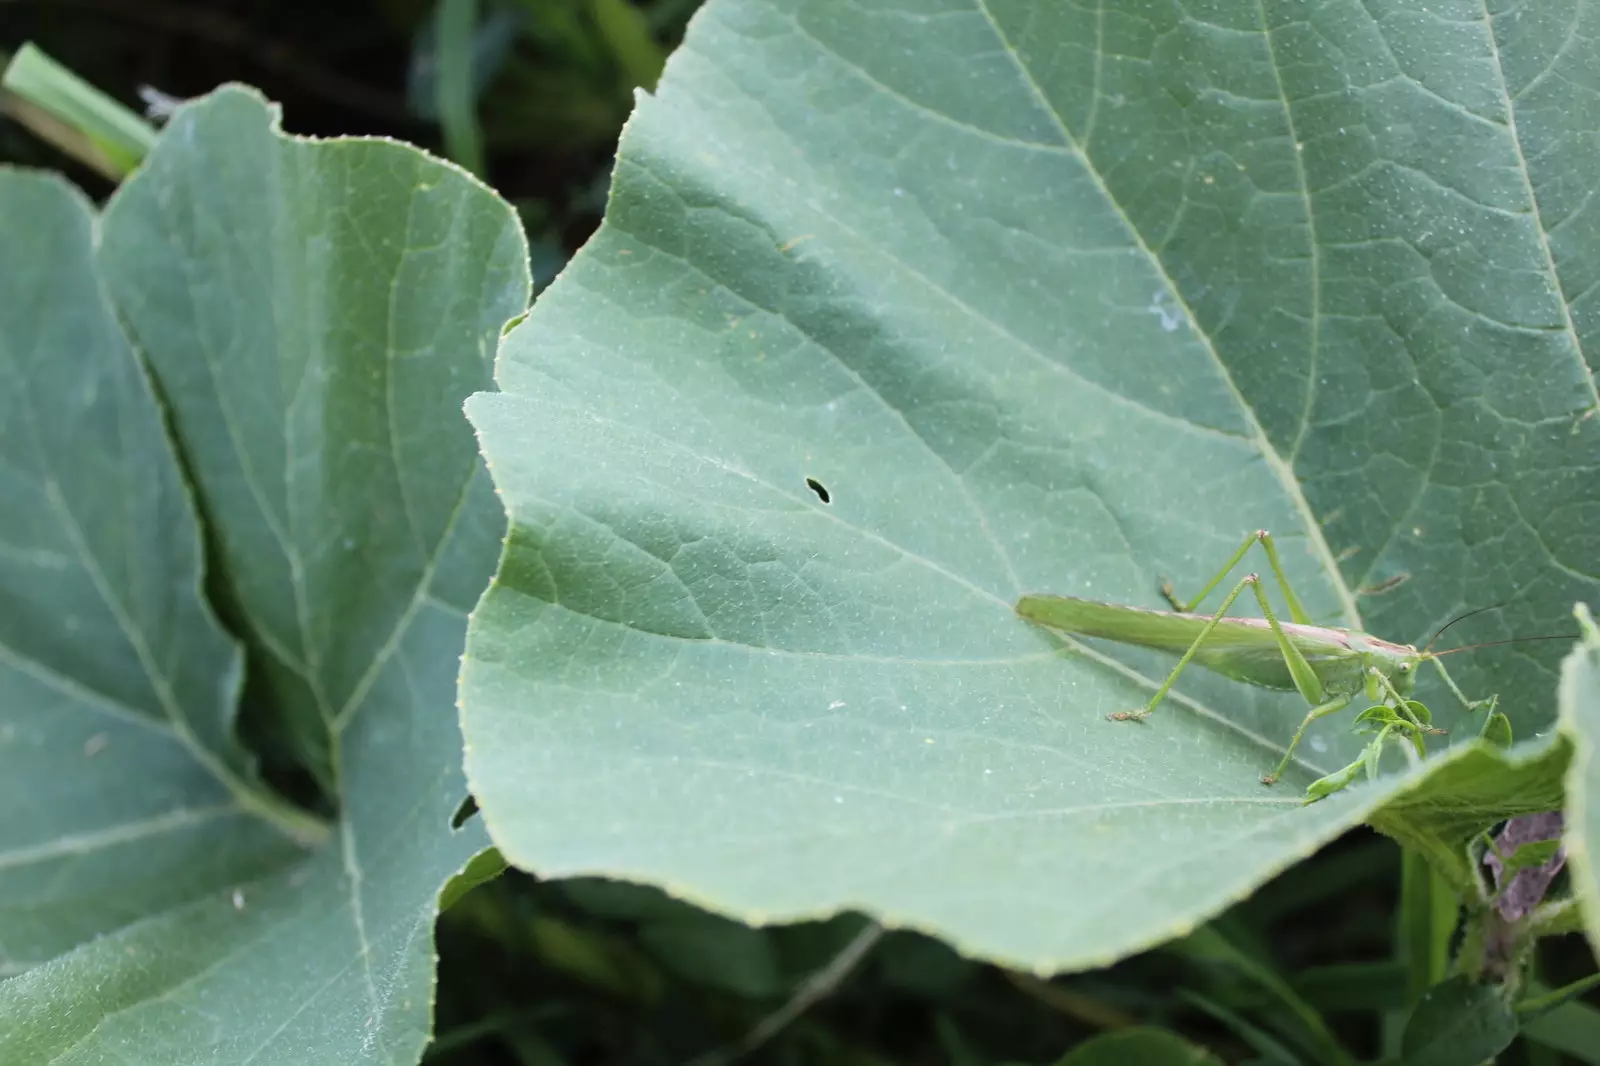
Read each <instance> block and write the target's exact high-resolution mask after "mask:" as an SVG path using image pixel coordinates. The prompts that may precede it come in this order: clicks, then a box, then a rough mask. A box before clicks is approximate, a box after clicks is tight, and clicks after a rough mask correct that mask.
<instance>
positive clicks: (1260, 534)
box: [1161, 529, 1311, 625]
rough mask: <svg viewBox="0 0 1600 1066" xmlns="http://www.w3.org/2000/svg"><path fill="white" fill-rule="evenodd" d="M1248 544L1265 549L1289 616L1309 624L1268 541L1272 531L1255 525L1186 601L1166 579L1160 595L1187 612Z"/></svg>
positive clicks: (1236, 561) (1217, 582)
mask: <svg viewBox="0 0 1600 1066" xmlns="http://www.w3.org/2000/svg"><path fill="white" fill-rule="evenodd" d="M1252 544H1260V545H1261V548H1262V550H1263V551H1265V552H1266V553H1267V563H1268V564H1269V565H1270V566H1271V567H1272V576H1273V578H1275V579H1276V580H1277V582H1278V590H1279V591H1280V592H1282V593H1283V600H1284V602H1285V603H1287V604H1288V605H1289V619H1290V620H1291V621H1293V622H1297V623H1299V624H1300V625H1310V624H1311V616H1310V615H1308V614H1306V609H1305V608H1304V607H1302V606H1301V605H1300V597H1298V596H1296V595H1295V594H1294V589H1293V588H1292V587H1291V586H1290V585H1289V578H1288V577H1287V576H1286V575H1285V574H1284V572H1283V564H1282V563H1281V562H1279V560H1278V548H1277V546H1276V545H1275V544H1273V543H1272V534H1271V533H1268V532H1267V531H1266V530H1264V529H1258V530H1256V531H1255V532H1254V533H1252V534H1250V535H1249V536H1248V537H1246V538H1244V543H1243V544H1241V545H1239V548H1238V550H1237V551H1235V552H1234V553H1233V555H1232V556H1231V557H1230V558H1229V559H1228V561H1227V562H1226V563H1224V564H1223V566H1222V569H1221V570H1218V571H1217V573H1216V576H1215V577H1213V578H1212V579H1211V580H1210V581H1208V582H1207V583H1206V587H1205V588H1203V589H1201V590H1200V594H1199V595H1198V596H1196V597H1195V598H1194V599H1192V600H1190V601H1189V602H1188V603H1184V602H1183V601H1182V600H1180V599H1178V593H1177V592H1176V590H1174V589H1173V587H1172V582H1170V581H1163V582H1162V583H1161V595H1163V596H1165V597H1166V599H1167V602H1168V603H1170V604H1172V608H1173V610H1176V611H1182V612H1183V613H1185V614H1188V613H1189V612H1191V611H1193V610H1194V609H1195V608H1196V607H1198V606H1199V605H1200V603H1201V601H1203V600H1204V599H1205V598H1206V597H1207V596H1209V595H1211V591H1212V590H1213V589H1215V588H1216V587H1217V586H1218V585H1220V584H1222V579H1223V578H1225V577H1227V576H1228V574H1230V573H1231V572H1232V571H1233V568H1234V567H1236V566H1238V565H1239V562H1240V560H1242V559H1243V558H1244V557H1245V553H1246V552H1248V551H1249V550H1250V545H1252Z"/></svg>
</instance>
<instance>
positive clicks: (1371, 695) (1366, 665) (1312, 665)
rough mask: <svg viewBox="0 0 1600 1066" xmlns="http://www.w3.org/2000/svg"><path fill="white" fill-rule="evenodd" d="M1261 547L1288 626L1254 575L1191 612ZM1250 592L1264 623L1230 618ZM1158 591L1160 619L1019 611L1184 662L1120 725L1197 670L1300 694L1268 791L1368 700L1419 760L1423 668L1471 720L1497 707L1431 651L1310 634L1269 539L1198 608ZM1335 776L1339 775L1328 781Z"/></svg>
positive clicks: (1038, 607) (1074, 606) (1033, 605)
mask: <svg viewBox="0 0 1600 1066" xmlns="http://www.w3.org/2000/svg"><path fill="white" fill-rule="evenodd" d="M1257 543H1259V544H1260V545H1261V547H1262V550H1264V551H1265V552H1266V555H1267V562H1268V564H1269V565H1270V566H1271V567H1272V574H1273V576H1274V577H1275V578H1276V579H1277V583H1278V587H1279V589H1281V590H1282V592H1283V598H1284V601H1285V602H1286V603H1287V604H1288V607H1289V617H1290V619H1291V621H1289V622H1279V621H1278V617H1277V615H1276V614H1275V613H1274V612H1273V610H1272V604H1271V602H1270V601H1269V600H1268V598H1267V594H1266V592H1265V591H1264V590H1263V589H1262V588H1261V582H1260V579H1259V577H1258V575H1256V574H1249V575H1246V576H1245V577H1244V578H1243V579H1242V580H1240V582H1239V583H1238V584H1237V585H1235V586H1234V587H1233V591H1231V592H1229V593H1228V595H1227V596H1226V597H1224V598H1223V601H1222V606H1221V607H1219V608H1217V612H1216V613H1215V614H1212V615H1204V614H1194V613H1193V611H1194V609H1195V608H1196V607H1198V606H1199V605H1200V603H1201V602H1202V601H1203V600H1204V599H1205V598H1206V597H1207V596H1209V595H1210V594H1211V592H1212V591H1213V590H1214V589H1215V588H1216V587H1217V586H1218V585H1220V584H1221V583H1222V581H1223V579H1224V578H1226V577H1227V576H1228V574H1229V573H1231V572H1232V571H1233V569H1234V568H1235V567H1237V566H1238V565H1239V563H1240V561H1241V560H1243V559H1244V557H1245V554H1246V553H1247V552H1248V551H1249V550H1250V547H1251V545H1253V544H1257ZM1247 587H1248V588H1249V589H1250V590H1251V591H1253V592H1254V593H1255V596H1256V600H1257V602H1259V603H1260V605H1261V613H1262V615H1263V617H1261V618H1229V617H1227V613H1228V608H1229V607H1231V606H1233V601H1234V600H1236V599H1238V598H1239V595H1240V594H1241V593H1242V592H1244V590H1245V589H1246V588H1247ZM1161 592H1162V595H1164V596H1165V597H1166V598H1167V600H1168V602H1169V603H1171V604H1172V606H1173V608H1174V610H1172V611H1155V610H1147V609H1145V608H1142V607H1123V606H1119V605H1117V604H1110V603H1099V602H1097V601H1094V600H1080V599H1076V598H1074V597H1071V596H1045V595H1028V596H1024V597H1022V598H1021V599H1020V600H1018V601H1017V605H1016V610H1017V613H1018V614H1020V615H1022V617H1024V618H1026V619H1028V620H1029V621H1032V622H1037V623H1038V624H1040V625H1043V626H1048V627H1049V628H1051V629H1057V630H1060V631H1062V632H1064V633H1070V634H1074V635H1078V636H1087V637H1100V638H1102V639H1105V640H1115V641H1118V642H1120V643H1123V644H1137V645H1140V646H1142V647H1146V648H1159V649H1161V650H1163V651H1171V652H1179V653H1181V656H1182V657H1181V658H1180V659H1179V660H1178V665H1177V666H1175V667H1173V668H1172V672H1171V673H1169V674H1168V675H1167V678H1166V680H1165V681H1163V682H1162V683H1161V686H1160V687H1159V688H1157V689H1156V691H1155V694H1154V695H1153V696H1151V697H1150V702H1149V703H1147V704H1145V705H1144V707H1143V708H1142V709H1140V710H1137V711H1118V712H1116V713H1115V714H1112V715H1109V717H1110V718H1112V719H1114V720H1117V721H1142V720H1144V719H1145V718H1148V717H1150V714H1151V712H1152V711H1154V710H1155V709H1156V707H1157V706H1158V705H1159V704H1160V703H1161V701H1162V699H1164V698H1165V697H1166V695H1167V692H1168V691H1169V690H1170V689H1171V688H1172V686H1173V683H1174V682H1176V681H1177V680H1178V675H1180V674H1181V673H1183V670H1184V668H1185V667H1186V666H1188V665H1189V664H1190V663H1191V662H1195V663H1198V664H1200V665H1201V666H1204V667H1206V668H1207V669H1209V670H1213V671H1215V672H1216V673H1219V674H1221V675H1223V676H1224V677H1229V678H1232V679H1233V680H1235V681H1243V682H1246V683H1248V684H1252V685H1260V686H1262V687H1264V688H1270V689H1279V690H1282V691H1295V692H1298V693H1300V696H1301V697H1302V698H1303V699H1304V700H1305V701H1306V703H1307V704H1309V705H1310V707H1311V709H1310V711H1308V712H1307V713H1306V716H1305V719H1304V720H1303V721H1301V723H1300V728H1298V729H1296V730H1295V732H1294V737H1293V738H1292V739H1291V740H1290V741H1289V747H1288V749H1287V750H1286V751H1285V752H1284V753H1283V759H1282V760H1281V761H1280V762H1279V763H1278V765H1277V768H1276V769H1274V770H1273V771H1272V772H1271V773H1269V774H1267V775H1266V776H1264V777H1262V779H1261V781H1262V783H1263V784H1267V785H1270V784H1272V783H1273V782H1274V781H1276V780H1277V779H1278V777H1279V775H1281V774H1282V773H1283V770H1284V768H1285V767H1286V766H1288V765H1289V760H1290V759H1291V758H1293V756H1294V750H1295V748H1296V747H1297V746H1298V745H1299V743H1300V739H1301V737H1303V736H1305V732H1306V729H1307V728H1309V727H1310V725H1311V723H1312V722H1315V721H1316V720H1317V719H1318V718H1323V717H1325V716H1327V715H1330V714H1334V713H1336V712H1338V711H1341V710H1343V709H1344V708H1345V707H1346V706H1347V705H1348V704H1349V703H1350V702H1351V701H1352V700H1354V699H1355V698H1356V697H1357V696H1361V695H1365V696H1366V698H1367V699H1368V700H1369V701H1371V702H1372V703H1373V704H1376V705H1380V706H1382V707H1384V708H1387V711H1388V717H1389V719H1390V721H1392V722H1393V723H1395V724H1397V725H1400V726H1403V727H1405V728H1406V730H1407V732H1409V734H1410V736H1411V738H1412V742H1413V746H1414V747H1415V748H1416V749H1417V753H1418V754H1419V755H1420V754H1422V751H1423V748H1422V736H1423V735H1424V734H1426V733H1437V732H1439V731H1438V730H1436V729H1433V728H1432V727H1431V725H1430V724H1429V715H1428V712H1427V708H1425V707H1423V706H1422V704H1420V703H1417V702H1416V701H1415V700H1411V699H1408V698H1407V697H1409V695H1410V693H1411V690H1412V687H1413V686H1414V685H1415V684H1416V675H1417V670H1418V668H1419V667H1420V666H1421V664H1422V662H1423V661H1424V660H1427V661H1431V662H1432V663H1433V664H1434V665H1435V666H1436V667H1438V669H1439V673H1440V675H1441V676H1442V677H1443V678H1444V681H1445V684H1446V685H1448V686H1449V688H1450V691H1451V692H1453V693H1454V694H1455V696H1456V698H1457V699H1459V700H1460V701H1461V703H1462V705H1463V706H1464V707H1466V708H1467V709H1468V710H1469V711H1470V710H1473V709H1474V708H1476V707H1479V706H1482V705H1483V704H1485V703H1489V702H1491V701H1490V700H1469V699H1467V697H1466V696H1465V695H1463V694H1462V692H1461V690H1460V689H1459V688H1457V687H1456V683H1455V682H1454V681H1453V680H1451V678H1450V674H1449V672H1448V671H1446V670H1445V668H1444V664H1443V663H1441V662H1439V657H1438V654H1437V653H1435V652H1432V651H1430V650H1426V649H1425V650H1422V651H1418V650H1417V649H1416V648H1414V647H1412V646H1411V645H1409V644H1392V643H1390V642H1389V641H1386V640H1379V639H1378V638H1376V637H1372V636H1369V635H1367V634H1366V633H1358V632H1355V631H1354V630H1349V629H1336V628H1332V627H1327V626H1318V625H1313V624H1312V622H1311V619H1310V617H1309V616H1308V615H1307V614H1306V611H1305V608H1304V607H1302V606H1301V604H1300V600H1299V598H1298V597H1297V596H1295V594H1294V590H1293V589H1292V588H1291V587H1290V586H1289V580H1288V578H1286V577H1285V576H1284V573H1283V567H1282V566H1281V565H1280V563H1279V562H1278V551H1277V548H1275V547H1274V546H1273V543H1272V537H1271V535H1270V534H1268V533H1267V531H1266V530H1264V529H1260V530H1257V531H1256V532H1254V533H1252V534H1250V535H1249V536H1248V537H1246V538H1245V540H1244V543H1243V544H1241V545H1239V550H1238V551H1236V552H1234V553H1233V557H1232V558H1231V559H1229V560H1228V562H1227V564H1226V565H1225V566H1223V568H1222V569H1221V570H1219V571H1218V572H1217V575H1216V576H1215V577H1213V578H1212V579H1211V581H1210V582H1209V583H1208V584H1207V585H1206V587H1205V588H1203V589H1201V590H1200V594H1199V595H1198V596H1196V597H1195V598H1194V599H1193V600H1190V601H1189V602H1188V603H1184V602H1182V601H1181V600H1179V599H1178V597H1177V594H1176V593H1175V592H1174V591H1173V590H1172V586H1171V585H1170V584H1164V585H1163V586H1162V589H1161ZM1363 762H1368V763H1369V765H1370V761H1369V760H1357V762H1356V763H1352V764H1351V766H1349V767H1346V768H1345V770H1344V771H1340V772H1339V773H1340V774H1345V773H1346V772H1347V771H1348V772H1349V777H1347V778H1346V779H1345V780H1343V781H1340V782H1338V783H1337V784H1336V783H1334V782H1332V781H1329V780H1328V779H1324V780H1325V781H1326V782H1327V786H1333V787H1327V786H1325V789H1324V791H1322V792H1321V794H1322V795H1326V794H1327V792H1329V791H1337V790H1338V788H1339V787H1343V785H1344V784H1345V783H1348V780H1349V779H1350V778H1352V777H1353V776H1354V771H1355V769H1356V768H1357V767H1358V766H1359V765H1360V764H1362V763H1363ZM1334 776H1339V775H1337V774H1336V775H1330V777H1334ZM1319 784H1323V782H1319ZM1312 798H1316V797H1315V796H1313V797H1312Z"/></svg>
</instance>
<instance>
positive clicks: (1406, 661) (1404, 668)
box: [1389, 644, 1428, 696]
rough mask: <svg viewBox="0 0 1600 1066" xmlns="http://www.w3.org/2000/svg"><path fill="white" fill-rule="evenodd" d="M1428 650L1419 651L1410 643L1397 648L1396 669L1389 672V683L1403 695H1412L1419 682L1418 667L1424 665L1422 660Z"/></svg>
mask: <svg viewBox="0 0 1600 1066" xmlns="http://www.w3.org/2000/svg"><path fill="white" fill-rule="evenodd" d="M1427 655H1428V653H1427V652H1423V651H1418V650H1417V649H1416V648H1413V647H1412V646H1411V645H1409V644H1401V645H1398V646H1397V648H1396V654H1395V656H1394V660H1393V662H1394V670H1393V672H1392V673H1390V674H1389V683H1390V684H1392V685H1393V686H1394V690H1395V691H1396V692H1398V693H1400V695H1402V696H1409V695H1411V690H1412V689H1413V688H1415V687H1416V684H1417V668H1418V667H1420V666H1421V665H1422V660H1423V659H1424V658H1426V657H1427Z"/></svg>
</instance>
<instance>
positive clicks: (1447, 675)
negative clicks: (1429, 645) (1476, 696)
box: [1430, 656, 1500, 711]
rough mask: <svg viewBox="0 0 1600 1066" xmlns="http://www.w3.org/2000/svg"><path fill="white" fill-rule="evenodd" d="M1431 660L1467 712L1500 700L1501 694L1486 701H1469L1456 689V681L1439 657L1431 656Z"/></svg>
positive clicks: (1464, 694)
mask: <svg viewBox="0 0 1600 1066" xmlns="http://www.w3.org/2000/svg"><path fill="white" fill-rule="evenodd" d="M1430 658H1431V659H1432V661H1433V665H1434V666H1436V667H1438V668H1439V676H1440V677H1442V678H1444V683H1445V684H1446V685H1448V686H1449V688H1450V691H1451V692H1452V693H1454V694H1455V697H1456V699H1458V700H1460V701H1461V706H1463V707H1465V708H1466V709H1467V710H1469V711H1475V710H1477V709H1478V708H1479V707H1482V706H1483V705H1484V704H1486V703H1493V702H1494V701H1495V700H1498V699H1499V698H1500V696H1499V694H1498V693H1496V694H1495V695H1493V696H1490V697H1489V698H1488V699H1485V700H1469V699H1467V696H1466V693H1464V692H1462V691H1461V690H1460V689H1459V688H1457V687H1456V683H1455V680H1454V679H1453V678H1451V676H1450V671H1448V670H1446V669H1445V668H1444V663H1442V662H1440V661H1439V658H1438V656H1430Z"/></svg>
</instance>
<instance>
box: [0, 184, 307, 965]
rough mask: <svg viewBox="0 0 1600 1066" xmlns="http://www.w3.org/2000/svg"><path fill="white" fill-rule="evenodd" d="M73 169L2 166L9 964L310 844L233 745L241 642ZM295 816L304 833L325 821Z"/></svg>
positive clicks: (4, 842)
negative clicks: (121, 317) (209, 584)
mask: <svg viewBox="0 0 1600 1066" xmlns="http://www.w3.org/2000/svg"><path fill="white" fill-rule="evenodd" d="M91 226H92V220H91V217H90V214H89V207H88V205H87V203H86V202H85V201H84V200H83V198H82V197H81V196H80V195H78V194H76V193H75V192H73V191H72V190H70V189H69V188H68V187H67V186H66V185H65V184H63V183H62V182H60V181H58V180H55V179H52V178H47V177H44V176H42V175H37V174H25V173H19V172H16V171H0V253H3V255H4V258H5V261H6V262H8V263H12V264H27V268H26V269H8V270H4V271H0V382H3V387H0V501H3V503H0V514H3V515H4V518H3V520H0V529H3V534H0V543H3V548H0V804H3V806H4V808H5V809H6V810H7V811H9V812H11V813H10V815H9V816H8V817H7V818H6V819H4V821H3V823H0V973H3V974H5V975H7V976H9V975H12V974H16V973H20V972H21V971H23V970H26V969H28V968H29V967H30V966H33V965H35V964H37V963H40V962H43V961H46V960H48V959H51V958H53V957H55V956H56V955H58V954H61V953H62V952H63V951H66V950H68V949H70V948H72V947H73V946H75V945H77V944H78V943H81V942H82V941H84V940H87V939H89V938H90V937H91V936H94V935H95V934H98V933H104V932H108V931H110V930H112V929H115V928H116V927H118V926H120V925H122V924H123V923H124V922H127V921H130V920H133V919H137V918H139V917H141V916H143V915H145V914H148V913H150V912H151V911H152V910H156V909H159V908H160V907H163V906H171V905H173V904H174V903H180V902H182V901H184V900H186V899H190V898H194V897H197V896H201V895H205V894H207V893H210V892H214V891H216V890H218V889H220V888H222V887H224V886H226V885H228V884H230V883H232V882H235V881H237V880H240V879H244V880H248V879H250V878H252V877H253V876H255V875H256V874H259V873H261V872H264V871H267V870H270V869H272V868H273V867H274V866H276V865H278V864H279V863H281V862H282V861H284V860H285V859H288V858H290V857H291V856H293V854H294V853H295V848H294V847H293V844H292V843H291V841H290V838H289V836H288V835H286V833H284V832H279V831H276V830H275V829H274V827H273V825H272V824H271V822H269V821H268V820H267V819H266V818H262V817H258V816H257V815H258V814H261V813H266V814H268V815H286V816H287V815H289V812H288V811H287V810H286V809H284V808H282V807H281V806H280V805H277V804H274V803H272V802H271V800H270V799H269V797H268V796H267V794H266V793H265V791H264V790H263V789H261V788H260V787H259V786H257V785H255V784H254V783H253V782H252V781H251V772H250V767H249V765H248V762H247V761H246V759H245V756H244V752H243V750H242V749H241V748H240V747H239V746H238V745H237V744H236V743H235V741H234V739H233V733H232V729H233V711H234V704H235V701H236V700H237V699H238V686H239V676H240V656H239V653H238V651H237V649H236V648H235V646H234V645H233V643H232V642H231V641H230V640H229V639H228V637H227V636H226V635H225V634H224V633H223V632H222V630H221V628H220V627H219V626H218V625H217V623H216V621H215V620H214V619H213V617H212V616H211V614H210V612H209V611H208V610H207V608H206V606H205V604H204V601H203V600H202V599H201V598H200V594H199V593H200V588H199V585H200V567H199V545H198V540H197V537H196V529H195V523H194V514H193V511H192V508H191V505H190V502H189V499H188V496H187V493H186V490H185V488H184V486H183V482H182V479H181V478H180V476H179V474H178V468H177V464H176V463H175V462H174V461H173V457H172V454H171V451H170V450H169V448H168V446H167V441H166V438H165V436H164V435H163V433H162V428H161V420H160V416H159V413H158V412H157V410H156V405H155V402H154V400H153V398H152V397H151V395H150V391H149V389H148V387H147V385H146V383H145V380H144V377H143V376H142V374H141V373H140V371H139V367H138V364H137V363H136V362H135V361H134V358H133V353H132V351H131V350H130V349H129V347H128V344H127V342H126V341H125V340H124V339H123V336H122V333H121V331H120V329H119V328H118V326H117V323H116V321H115V319H114V318H113V316H112V313H111V310H110V308H109V307H108V306H107V305H106V303H105V301H104V299H103V298H102V295H101V290H100V284H99V281H98V279H97V277H96V274H95V270H94V263H93V260H92V255H93V247H92V244H91ZM282 824H283V828H284V829H286V830H290V831H299V832H301V833H309V832H312V831H314V829H315V826H314V824H313V823H311V822H310V820H309V819H303V818H302V819H293V820H290V819H289V818H287V817H286V818H285V819H284V821H283V823H282Z"/></svg>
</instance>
